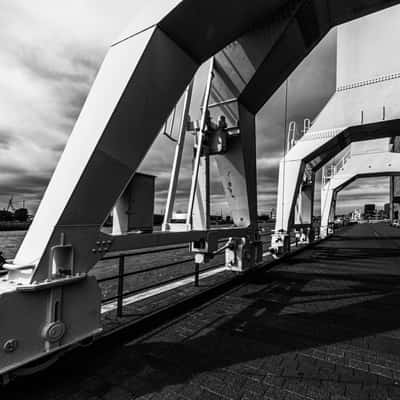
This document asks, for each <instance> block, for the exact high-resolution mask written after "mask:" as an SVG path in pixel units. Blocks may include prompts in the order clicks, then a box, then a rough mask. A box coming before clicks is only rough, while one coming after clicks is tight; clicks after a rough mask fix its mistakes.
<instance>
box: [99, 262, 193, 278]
mask: <svg viewBox="0 0 400 400" xmlns="http://www.w3.org/2000/svg"><path fill="white" fill-rule="evenodd" d="M189 261H194V257H190V258H187V259H185V260H179V261H175V262H172V263H169V264H163V265H158V266H157V267H151V268H148V269H141V270H139V271H132V272H127V273H126V274H124V277H129V276H134V275H139V274H143V273H145V272H152V271H159V270H160V269H165V268H169V267H174V266H175V265H179V264H184V263H186V262H189ZM117 278H118V275H112V276H108V277H106V278H101V279H98V280H97V282H99V283H103V282H108V281H112V280H113V279H117Z"/></svg>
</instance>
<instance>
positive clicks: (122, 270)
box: [97, 232, 270, 317]
mask: <svg viewBox="0 0 400 400" xmlns="http://www.w3.org/2000/svg"><path fill="white" fill-rule="evenodd" d="M260 237H267V239H266V240H265V244H267V245H269V243H268V238H269V237H270V232H260ZM184 249H189V244H185V245H180V246H175V247H165V248H158V249H149V250H144V251H140V252H132V253H122V254H117V255H110V256H105V257H103V258H102V261H107V260H118V264H117V267H118V273H117V274H115V275H111V276H107V277H104V278H98V279H97V281H98V282H99V284H102V283H105V282H110V281H117V288H116V294H115V295H113V296H109V297H106V298H103V299H102V303H103V304H106V303H110V302H113V301H116V302H117V307H116V308H117V316H118V317H122V316H123V303H124V299H125V298H126V297H129V296H134V295H138V294H141V293H145V292H147V291H150V290H155V289H158V288H161V287H163V286H165V285H169V284H173V283H177V282H179V281H182V280H184V279H188V278H192V277H193V284H194V286H195V287H199V282H200V274H202V273H205V272H210V271H213V270H217V269H218V268H221V267H223V266H225V262H221V263H217V264H214V265H211V266H209V267H205V268H202V269H200V264H198V263H194V270H193V272H190V273H187V274H180V275H178V276H175V277H173V278H170V279H166V280H162V281H160V282H156V283H152V284H150V285H147V286H144V287H141V288H140V289H134V290H128V291H126V290H125V288H126V284H125V278H129V277H132V276H137V275H141V274H146V273H149V272H154V271H160V270H165V269H167V268H173V267H175V266H179V265H182V264H185V263H188V262H193V261H194V257H192V256H190V257H185V258H183V259H182V260H178V261H174V262H170V263H166V264H162V265H158V266H155V267H150V268H146V269H140V270H137V271H130V272H126V262H125V260H126V258H128V257H138V256H146V255H149V254H161V253H165V252H170V251H177V250H184Z"/></svg>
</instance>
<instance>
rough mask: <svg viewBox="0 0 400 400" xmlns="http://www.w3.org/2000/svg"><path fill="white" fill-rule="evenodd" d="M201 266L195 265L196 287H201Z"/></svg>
mask: <svg viewBox="0 0 400 400" xmlns="http://www.w3.org/2000/svg"><path fill="white" fill-rule="evenodd" d="M199 274H200V264H199V263H194V286H196V287H199Z"/></svg>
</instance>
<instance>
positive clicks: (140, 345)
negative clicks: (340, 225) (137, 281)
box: [0, 224, 400, 400]
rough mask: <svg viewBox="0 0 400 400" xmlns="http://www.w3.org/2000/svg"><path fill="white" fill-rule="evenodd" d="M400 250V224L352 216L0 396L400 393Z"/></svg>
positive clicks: (339, 398)
mask: <svg viewBox="0 0 400 400" xmlns="http://www.w3.org/2000/svg"><path fill="white" fill-rule="evenodd" d="M399 257H400V230H396V229H395V228H391V227H389V226H386V225H384V224H365V225H356V226H353V227H351V228H348V229H345V230H344V231H343V232H341V233H340V234H338V235H336V236H334V237H333V238H331V239H330V240H328V241H325V242H321V243H320V244H318V245H317V246H315V247H314V248H312V249H308V250H306V251H304V252H302V253H300V254H298V255H296V256H294V257H293V258H291V259H290V260H289V261H286V262H285V263H283V264H281V265H279V266H275V267H274V268H272V269H271V270H269V271H266V272H263V273H261V274H259V275H257V276H256V277H255V278H254V279H252V281H251V282H249V283H247V284H244V285H242V286H240V287H238V288H236V289H234V290H232V291H230V292H229V293H226V294H225V295H224V296H222V297H220V298H219V299H216V300H214V301H213V302H210V303H208V304H207V305H205V306H202V307H199V308H198V309H196V310H193V311H192V312H190V313H188V314H186V315H185V316H184V317H182V318H180V319H179V320H176V321H171V323H170V324H169V325H168V326H164V327H162V328H160V329H158V330H157V331H154V332H152V333H151V334H149V335H147V336H146V337H142V338H140V339H139V340H135V341H131V342H128V343H118V344H115V346H112V347H109V348H104V349H102V351H98V352H97V353H96V354H93V352H92V353H88V352H86V353H85V351H82V352H81V353H78V352H75V353H74V354H70V355H68V356H65V357H64V358H63V359H61V360H60V361H59V362H58V363H57V364H56V365H54V366H53V367H51V368H50V369H49V370H47V371H45V372H43V373H41V374H39V375H36V376H34V377H30V378H27V379H20V380H17V381H16V382H14V383H12V384H11V385H10V386H8V387H6V388H5V389H3V390H2V391H0V399H1V400H3V399H30V400H31V399H40V400H49V399H52V400H53V399H54V400H64V399H65V400H67V399H68V400H83V399H85V400H86V399H88V400H99V399H102V400H128V399H142V400H143V399H152V400H158V399H179V400H194V399H201V400H207V399H237V400H250V399H268V400H275V399H276V400H281V399H282V400H306V399H309V400H311V399H321V400H345V399H357V400H358V399H365V400H373V399H391V400H395V399H396V400H397V399H400V319H399V316H398V315H399V314H398V308H399V305H400V265H399ZM88 354H90V356H88Z"/></svg>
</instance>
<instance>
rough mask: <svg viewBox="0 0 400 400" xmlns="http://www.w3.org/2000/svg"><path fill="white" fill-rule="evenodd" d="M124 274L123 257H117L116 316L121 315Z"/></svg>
mask: <svg viewBox="0 0 400 400" xmlns="http://www.w3.org/2000/svg"><path fill="white" fill-rule="evenodd" d="M124 274H125V257H124V256H120V257H119V263H118V299H117V316H118V317H122V307H123V300H124Z"/></svg>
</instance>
